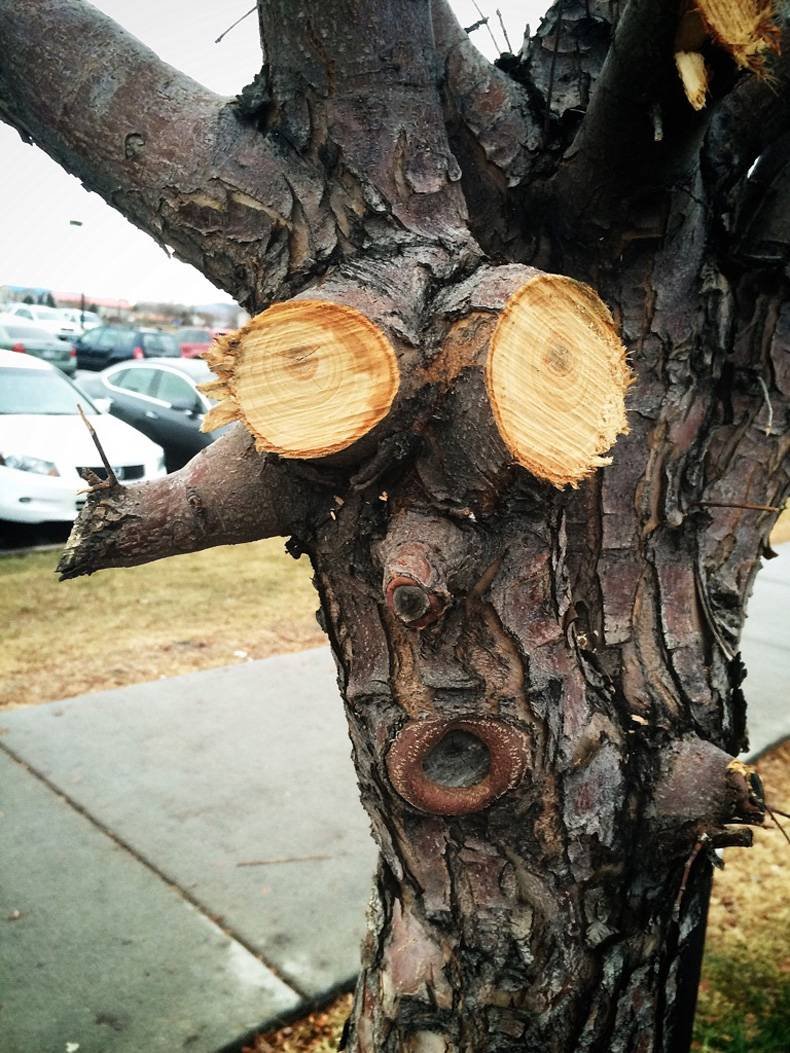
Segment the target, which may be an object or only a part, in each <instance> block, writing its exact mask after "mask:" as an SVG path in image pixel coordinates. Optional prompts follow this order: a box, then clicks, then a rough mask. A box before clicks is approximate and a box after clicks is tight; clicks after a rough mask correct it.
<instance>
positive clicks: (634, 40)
mask: <svg viewBox="0 0 790 1053" xmlns="http://www.w3.org/2000/svg"><path fill="white" fill-rule="evenodd" d="M677 20H678V3H677V0H629V3H628V6H627V7H626V9H625V11H624V13H623V15H622V17H621V18H620V21H619V22H618V24H617V28H616V30H615V35H614V39H613V41H612V44H611V47H610V48H609V52H608V54H607V57H606V61H605V62H604V65H603V68H602V70H601V73H600V76H599V77H598V80H597V83H596V85H595V90H594V92H593V94H592V98H591V100H590V105H589V107H588V109H587V112H586V115H585V116H584V119H583V121H582V124H581V127H580V129H579V131H578V133H577V134H576V137H575V138H574V140H573V143H572V144H571V146H570V148H569V149H568V150H567V151H566V153H565V156H564V158H563V161H562V164H561V165H560V168H559V170H558V172H557V175H556V176H555V177H554V181H553V183H554V186H553V191H554V197H555V200H557V201H560V202H563V203H564V204H567V205H568V206H569V211H568V213H566V217H565V219H566V222H568V221H571V222H578V220H579V218H580V217H581V216H583V217H584V222H585V224H586V225H591V226H593V227H596V228H600V229H602V230H605V229H607V228H608V227H609V225H610V221H611V218H612V211H613V209H621V208H622V194H623V192H624V191H630V190H632V189H633V187H634V186H635V185H637V184H638V183H639V181H640V180H641V177H642V165H643V164H644V162H645V161H646V160H648V159H649V158H650V157H653V158H654V162H653V163H655V158H656V148H657V144H658V143H659V142H660V141H661V138H662V133H661V132H660V131H659V130H658V128H657V126H656V124H655V123H654V115H655V113H656V109H655V108H656V107H657V106H658V107H660V106H661V105H662V104H663V103H664V100H665V97H666V96H667V94H669V96H670V97H671V96H673V95H674V96H675V97H677V96H678V94H679V90H680V89H679V81H678V77H677V73H676V71H675V68H674V63H673V40H674V36H675V32H676V27H677Z"/></svg>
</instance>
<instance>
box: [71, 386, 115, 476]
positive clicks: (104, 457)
mask: <svg viewBox="0 0 790 1053" xmlns="http://www.w3.org/2000/svg"><path fill="white" fill-rule="evenodd" d="M77 409H78V410H79V411H80V416H81V417H82V423H83V424H84V425H85V427H86V428H87V429H88V431H89V432H90V433H91V438H92V439H93V441H94V443H95V444H96V449H97V450H98V451H99V456H100V457H101V460H102V464H103V465H104V470H105V471H106V472H107V478H106V479H99V477H98V476H97V475H96V473H95V472H92V471H91V470H90V469H88V473H87V477H86V479H85V481H86V482H88V483H90V484H91V487H93V488H94V489H97V488H99V487H102V488H104V489H105V490H112V489H113V488H114V487H116V486H120V485H121V484H120V483H119V482H118V477H117V476H116V474H115V472H114V471H113V470H112V465H111V464H110V462H109V461H108V460H107V454H106V453H105V452H104V448H103V446H102V444H101V443H100V442H99V436H98V435H97V434H96V429H95V428H94V427H93V425H92V424H91V422H90V421H89V420H88V418H87V417H86V416H85V410H84V409H83V408H82V406H81V405H79V404H78V405H77Z"/></svg>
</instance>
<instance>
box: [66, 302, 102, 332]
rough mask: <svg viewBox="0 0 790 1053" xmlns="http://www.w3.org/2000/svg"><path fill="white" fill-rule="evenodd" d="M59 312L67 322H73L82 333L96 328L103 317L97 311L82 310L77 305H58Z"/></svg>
mask: <svg viewBox="0 0 790 1053" xmlns="http://www.w3.org/2000/svg"><path fill="white" fill-rule="evenodd" d="M58 314H59V315H60V316H61V318H64V319H65V320H66V321H67V322H73V323H74V325H76V326H77V327H78V328H79V331H80V332H81V333H86V332H87V331H88V330H89V329H95V328H96V326H97V325H101V318H99V316H98V315H97V314H96V312H95V311H80V310H78V309H77V308H76V307H58Z"/></svg>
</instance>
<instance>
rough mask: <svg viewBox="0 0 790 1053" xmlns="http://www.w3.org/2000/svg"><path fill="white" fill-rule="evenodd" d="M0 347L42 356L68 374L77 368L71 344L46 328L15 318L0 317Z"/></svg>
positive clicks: (75, 356)
mask: <svg viewBox="0 0 790 1053" xmlns="http://www.w3.org/2000/svg"><path fill="white" fill-rule="evenodd" d="M0 347H2V348H5V349H6V351H19V352H21V353H22V354H26V355H34V356H35V357H36V358H43V359H44V360H45V361H46V362H50V363H51V364H52V365H53V366H57V367H58V369H62V370H63V372H64V373H68V374H69V376H71V375H72V374H73V373H74V371H75V370H76V368H77V352H76V351H75V349H74V345H73V344H70V343H69V342H68V341H67V340H60V339H58V337H56V336H53V335H52V333H50V332H48V331H47V330H46V329H40V328H39V327H38V326H36V325H32V324H31V323H30V322H25V321H22V320H20V319H17V318H10V317H9V316H5V317H2V318H0Z"/></svg>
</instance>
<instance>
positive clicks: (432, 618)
mask: <svg viewBox="0 0 790 1053" xmlns="http://www.w3.org/2000/svg"><path fill="white" fill-rule="evenodd" d="M385 595H386V600H387V606H388V607H389V609H390V610H391V611H392V613H393V614H394V615H395V617H396V618H398V619H399V620H400V621H402V622H403V624H404V625H407V626H408V627H409V628H410V629H424V628H425V627H426V626H428V625H432V624H433V623H434V622H436V621H438V620H439V618H441V616H442V615H443V614H444V612H445V610H446V609H447V601H448V597H446V596H443V595H439V593H438V592H435V591H434V590H432V589H429V588H426V587H425V585H424V584H423V583H422V582H420V581H417V580H416V579H415V578H412V577H410V576H409V575H406V574H398V575H397V576H396V577H394V578H391V579H390V581H389V582H388V584H387V588H386V593H385Z"/></svg>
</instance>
